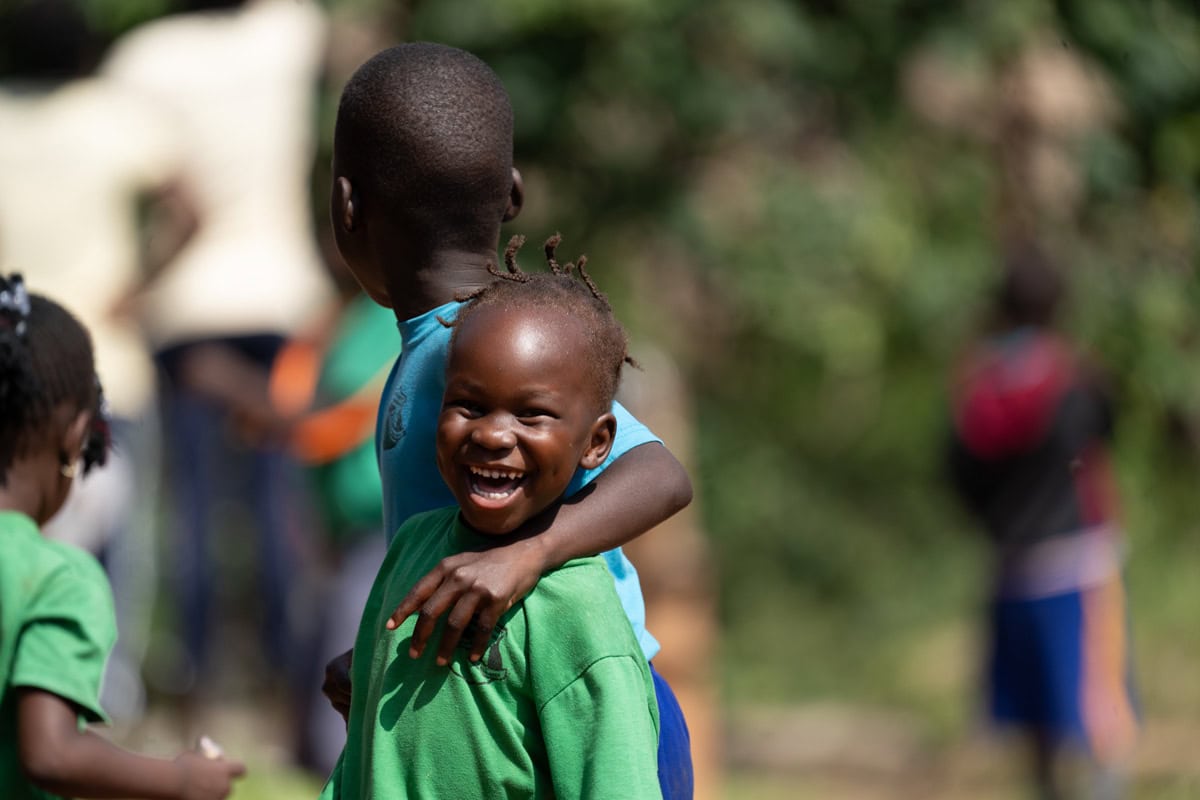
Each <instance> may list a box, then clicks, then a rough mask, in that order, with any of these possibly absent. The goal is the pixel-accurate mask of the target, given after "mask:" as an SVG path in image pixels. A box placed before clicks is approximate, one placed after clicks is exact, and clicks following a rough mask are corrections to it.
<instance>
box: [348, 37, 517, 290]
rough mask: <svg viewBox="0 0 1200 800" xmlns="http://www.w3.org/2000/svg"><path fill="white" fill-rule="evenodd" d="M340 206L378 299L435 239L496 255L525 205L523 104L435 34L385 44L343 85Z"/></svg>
mask: <svg viewBox="0 0 1200 800" xmlns="http://www.w3.org/2000/svg"><path fill="white" fill-rule="evenodd" d="M333 151H334V156H333V187H332V196H331V199H330V200H331V211H332V219H333V227H334V232H335V236H336V238H337V244H338V249H339V251H340V252H341V253H342V256H343V257H344V258H345V259H346V262H347V263H348V264H349V265H350V268H351V270H352V271H353V272H354V273H355V276H356V277H357V278H358V279H359V281H360V283H362V284H363V288H364V289H365V290H366V291H367V293H368V294H370V295H371V297H372V298H373V299H375V300H376V302H379V303H381V304H382V305H386V306H391V305H393V303H392V302H391V300H390V298H389V297H388V296H387V294H388V292H387V290H388V285H389V283H391V282H392V280H391V276H389V275H388V274H387V273H386V270H389V269H395V268H399V267H402V266H404V262H406V261H407V260H409V259H408V258H406V256H410V255H411V254H417V255H422V254H425V253H428V252H431V251H432V250H434V249H435V248H436V249H446V250H451V249H452V250H460V251H466V252H477V253H489V254H494V253H495V250H496V243H497V240H498V238H499V235H500V224H501V222H503V221H506V220H507V219H511V218H512V217H514V216H516V214H517V212H518V211H519V210H520V206H521V192H522V189H521V182H520V175H519V174H518V173H517V172H516V170H514V169H513V163H512V152H513V113H512V106H511V104H510V103H509V99H508V93H507V92H506V91H505V89H504V86H503V85H502V84H501V83H500V79H499V78H498V77H497V76H496V74H495V73H494V72H493V71H492V69H491V68H490V67H489V66H488V65H487V64H485V63H483V62H482V61H480V60H479V59H478V58H476V57H475V56H473V55H471V54H470V53H467V52H465V51H463V50H459V49H457V48H454V47H448V46H446V45H440V44H432V43H428V42H416V43H410V44H402V45H398V46H396V47H391V48H389V49H387V50H384V51H382V52H380V53H378V54H376V55H375V56H373V57H372V58H371V59H369V60H368V61H367V62H366V63H364V64H363V65H362V66H360V67H359V68H358V70H357V71H356V72H355V73H354V75H353V76H352V77H351V78H350V80H349V81H348V82H347V84H346V86H345V88H344V89H343V90H342V96H341V101H340V102H339V105H338V113H337V122H336V124H335V126H334V142H333Z"/></svg>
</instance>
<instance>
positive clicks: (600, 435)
mask: <svg viewBox="0 0 1200 800" xmlns="http://www.w3.org/2000/svg"><path fill="white" fill-rule="evenodd" d="M616 435H617V418H616V417H614V416H613V415H612V413H611V412H610V413H607V414H602V415H600V416H599V417H597V418H596V421H595V422H593V423H592V431H591V433H590V434H589V438H588V446H587V449H586V450H584V451H583V455H582V456H581V457H580V459H579V466H581V467H583V468H584V469H595V468H596V467H598V466H600V465H601V464H603V463H604V459H606V458H608V452H609V451H610V450H612V446H613V439H614V438H615V437H616Z"/></svg>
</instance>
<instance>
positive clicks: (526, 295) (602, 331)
mask: <svg viewBox="0 0 1200 800" xmlns="http://www.w3.org/2000/svg"><path fill="white" fill-rule="evenodd" d="M561 242H562V237H561V236H559V235H558V234H557V233H556V234H554V235H553V236H551V237H550V238H549V239H547V240H546V243H545V245H544V246H543V249H544V251H545V254H546V264H547V266H548V267H549V268H550V271H549V272H525V271H524V270H522V269H521V267H520V266H519V265H518V264H517V251H518V250H520V249H521V245H523V244H524V243H525V237H524V236H514V237H512V239H510V240H509V242H508V247H506V248H505V250H504V264H505V269H504V270H500V269H499V268H497V266H496V265H495V264H488V272H490V273H491V274H492V275H494V276H495V277H497V278H499V279H500V280H497V281H493V282H492V283H490V284H488V285H487V286H484V287H482V288H480V289H477V290H475V291H474V292H471V293H469V294H466V295H463V296H462V297H460V298H459V300H461V301H463V302H466V303H467V305H466V306H465V307H464V308H463V309H462V310H461V311H460V312H459V314H458V317H457V319H456V320H455V321H453V322H450V323H444V324H448V325H449V326H450V327H453V328H454V329H455V330H454V333H453V334H452V336H451V339H450V347H451V349H453V347H454V344H455V341H456V340H457V338H458V331H459V330H461V328H462V326H463V325H464V323H465V322H466V321H467V320H468V319H470V318H471V316H472V315H473V314H475V313H476V312H478V311H479V310H481V309H485V308H489V307H493V306H499V307H501V308H504V309H506V310H508V309H514V308H534V309H541V310H544V309H551V310H556V311H559V312H561V313H562V314H563V315H564V316H566V317H567V318H569V319H572V320H575V321H576V322H577V323H579V324H580V325H581V326H582V327H583V331H584V336H585V339H586V341H587V344H588V348H589V350H590V352H589V354H588V356H589V357H590V358H591V359H592V361H593V362H594V364H595V369H593V370H591V377H592V381H593V387H594V388H595V390H596V393H597V400H598V402H599V405H600V406H601V407H604V408H608V407H609V406H611V405H612V401H613V398H614V397H615V396H616V393H617V387H618V386H619V385H620V382H621V368H622V366H623V365H625V364H629V365H630V366H633V367H637V362H636V361H634V360H633V358H632V357H631V356H630V355H629V349H628V348H629V342H628V339H627V337H626V335H625V329H624V328H622V327H621V323H620V322H618V321H617V318H616V317H615V316H614V315H613V311H612V306H611V305H609V302H608V298H607V297H605V296H604V293H603V292H601V291H600V289H599V287H597V286H596V282H595V281H594V280H592V277H591V275H589V274H588V272H587V269H586V266H587V256H583V255H581V256H580V257H579V259H578V260H577V261H575V262H569V263H567V264H560V263H559V262H558V258H557V257H556V255H555V253H556V251H557V249H558V245H559V244H560V243H561Z"/></svg>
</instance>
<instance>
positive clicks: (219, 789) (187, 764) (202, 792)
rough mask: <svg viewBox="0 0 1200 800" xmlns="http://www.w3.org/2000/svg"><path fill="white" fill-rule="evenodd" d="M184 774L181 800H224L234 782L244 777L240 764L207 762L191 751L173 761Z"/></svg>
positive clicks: (244, 768) (214, 759)
mask: <svg viewBox="0 0 1200 800" xmlns="http://www.w3.org/2000/svg"><path fill="white" fill-rule="evenodd" d="M175 763H176V764H178V765H179V768H180V772H181V773H182V774H183V780H182V784H183V785H182V787H181V793H180V796H181V797H183V798H184V800H224V798H226V797H228V796H229V793H230V791H232V790H233V780H234V779H235V778H240V777H241V776H243V775H245V774H246V767H245V765H244V764H242V762H240V761H232V760H230V759H228V758H224V757H220V758H209V757H207V756H205V755H204V754H202V753H199V752H196V751H194V750H188V751H187V752H184V753H180V754H179V756H178V757H177V758H176V759H175Z"/></svg>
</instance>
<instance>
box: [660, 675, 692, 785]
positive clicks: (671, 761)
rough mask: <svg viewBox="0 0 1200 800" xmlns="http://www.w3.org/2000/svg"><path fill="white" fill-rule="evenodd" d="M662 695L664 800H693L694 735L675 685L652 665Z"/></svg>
mask: <svg viewBox="0 0 1200 800" xmlns="http://www.w3.org/2000/svg"><path fill="white" fill-rule="evenodd" d="M650 675H651V676H652V677H653V678H654V694H655V696H656V697H657V698H658V782H659V785H661V786H662V795H663V800H692V793H693V791H694V789H695V777H694V776H693V774H692V737H691V735H690V734H689V733H688V727H687V721H686V720H685V719H684V718H683V709H681V708H680V707H679V701H678V700H676V699H675V693H674V692H673V691H671V686H670V685H669V684H668V683H667V682H666V680H664V679H663V676H661V675H659V674H658V672H657V671H656V670H655V669H654V664H653V663H651V664H650Z"/></svg>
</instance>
